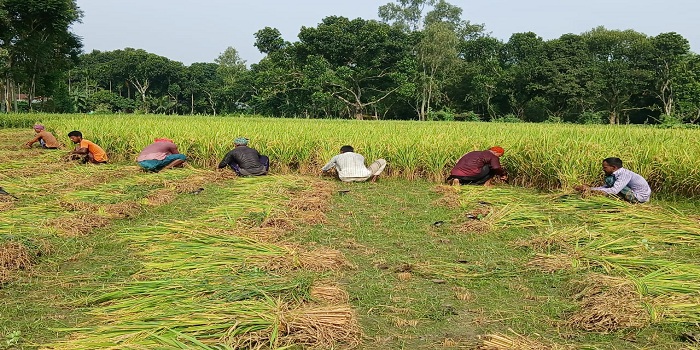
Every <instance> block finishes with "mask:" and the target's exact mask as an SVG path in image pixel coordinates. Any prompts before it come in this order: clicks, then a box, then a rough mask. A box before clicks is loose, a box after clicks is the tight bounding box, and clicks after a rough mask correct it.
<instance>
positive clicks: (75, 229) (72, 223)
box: [49, 213, 110, 236]
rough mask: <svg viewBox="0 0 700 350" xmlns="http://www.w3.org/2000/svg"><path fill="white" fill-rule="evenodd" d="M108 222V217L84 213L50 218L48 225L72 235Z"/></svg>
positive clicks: (80, 234) (81, 234) (81, 233)
mask: <svg viewBox="0 0 700 350" xmlns="http://www.w3.org/2000/svg"><path fill="white" fill-rule="evenodd" d="M109 223H110V222H109V219H107V218H105V217H103V216H100V215H95V214H91V213H86V214H77V215H73V216H66V217H62V218H56V219H52V221H51V222H50V224H49V225H50V226H51V227H53V228H55V229H57V230H59V231H62V232H64V233H67V234H69V235H72V236H83V235H86V234H88V233H90V232H91V231H92V230H94V229H96V228H101V227H105V226H107V225H109Z"/></svg>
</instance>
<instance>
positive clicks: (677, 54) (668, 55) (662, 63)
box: [650, 33, 690, 116]
mask: <svg viewBox="0 0 700 350" xmlns="http://www.w3.org/2000/svg"><path fill="white" fill-rule="evenodd" d="M651 45H652V47H653V49H652V51H651V54H652V58H651V60H650V61H651V64H652V68H651V69H652V70H653V71H654V87H655V89H654V94H655V95H656V97H657V98H658V99H659V101H660V102H661V106H662V109H663V114H664V115H667V116H672V115H673V107H674V106H675V97H676V96H675V93H674V90H675V89H674V88H675V85H676V84H675V78H676V77H677V76H678V75H679V74H682V71H681V69H682V63H683V62H684V58H685V56H686V55H687V54H688V53H689V52H690V44H689V43H688V40H686V39H685V38H684V37H683V36H681V35H680V34H678V33H661V34H659V35H657V36H656V37H653V38H651Z"/></svg>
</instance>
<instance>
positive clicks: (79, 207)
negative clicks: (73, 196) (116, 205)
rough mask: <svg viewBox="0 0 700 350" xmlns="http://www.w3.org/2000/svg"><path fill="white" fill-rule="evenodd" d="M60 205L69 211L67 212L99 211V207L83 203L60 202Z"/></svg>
mask: <svg viewBox="0 0 700 350" xmlns="http://www.w3.org/2000/svg"><path fill="white" fill-rule="evenodd" d="M58 205H59V206H60V207H61V208H63V209H65V210H67V211H88V212H94V211H97V210H98V208H99V206H98V205H97V204H93V203H86V202H83V201H77V200H76V201H65V200H62V201H59V202H58Z"/></svg>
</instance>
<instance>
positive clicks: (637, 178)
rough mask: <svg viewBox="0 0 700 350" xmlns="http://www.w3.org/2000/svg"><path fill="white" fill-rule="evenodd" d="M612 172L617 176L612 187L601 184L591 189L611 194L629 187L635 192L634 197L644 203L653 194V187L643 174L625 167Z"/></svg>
mask: <svg viewBox="0 0 700 350" xmlns="http://www.w3.org/2000/svg"><path fill="white" fill-rule="evenodd" d="M612 174H613V176H614V177H615V184H613V186H612V187H604V186H601V187H593V188H591V189H592V190H594V191H601V192H605V193H609V194H618V193H620V191H622V189H623V188H625V187H629V188H630V190H632V192H634V197H635V198H637V200H638V201H639V202H640V203H644V202H646V201H648V200H649V197H650V196H651V188H650V187H649V184H648V183H647V180H644V178H643V177H642V176H641V175H639V174H637V173H635V172H633V171H631V170H628V169H625V168H620V169H617V170H615V171H614V172H613V173H612Z"/></svg>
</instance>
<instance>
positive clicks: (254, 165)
mask: <svg viewBox="0 0 700 350" xmlns="http://www.w3.org/2000/svg"><path fill="white" fill-rule="evenodd" d="M233 144H234V146H235V148H234V149H233V150H232V151H231V152H228V153H227V154H226V156H225V157H224V159H223V160H222V161H221V163H219V169H223V168H225V167H227V166H229V167H231V169H233V171H235V172H236V174H237V175H238V176H250V175H253V176H259V175H265V174H267V172H268V171H269V170H270V159H269V158H268V157H267V156H263V155H260V153H258V151H256V150H255V149H254V148H250V147H248V139H247V138H245V137H239V138H237V139H235V140H233Z"/></svg>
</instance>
